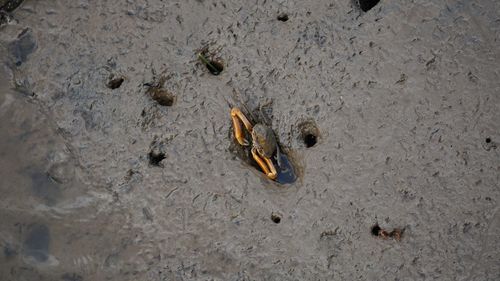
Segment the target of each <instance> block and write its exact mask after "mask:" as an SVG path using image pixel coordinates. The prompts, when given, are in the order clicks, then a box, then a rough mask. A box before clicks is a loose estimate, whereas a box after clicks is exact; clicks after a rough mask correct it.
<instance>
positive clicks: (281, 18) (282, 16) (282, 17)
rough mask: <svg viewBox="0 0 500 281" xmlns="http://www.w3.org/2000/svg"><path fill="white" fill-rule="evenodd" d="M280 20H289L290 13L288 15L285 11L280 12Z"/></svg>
mask: <svg viewBox="0 0 500 281" xmlns="http://www.w3.org/2000/svg"><path fill="white" fill-rule="evenodd" d="M278 20H279V21H282V22H285V21H287V20H288V15H287V14H284V13H283V14H279V15H278Z"/></svg>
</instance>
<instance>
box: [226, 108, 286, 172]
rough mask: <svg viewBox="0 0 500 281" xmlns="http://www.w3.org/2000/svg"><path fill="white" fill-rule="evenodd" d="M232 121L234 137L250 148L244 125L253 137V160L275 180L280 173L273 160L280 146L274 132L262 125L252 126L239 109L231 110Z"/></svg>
mask: <svg viewBox="0 0 500 281" xmlns="http://www.w3.org/2000/svg"><path fill="white" fill-rule="evenodd" d="M231 119H232V121H233V130H234V137H235V138H236V140H237V141H238V143H239V144H240V145H242V146H250V143H249V142H248V140H247V139H245V134H244V132H243V128H242V126H241V123H243V125H244V126H245V128H246V129H247V131H248V132H249V133H250V135H251V136H252V142H251V145H252V148H251V152H252V157H253V159H254V160H255V162H257V164H259V166H260V168H261V169H262V171H263V172H264V174H266V176H267V177H268V178H269V179H271V180H275V179H276V177H277V175H278V173H277V172H276V168H275V167H274V164H273V161H272V160H271V158H272V157H273V155H274V153H275V152H276V151H277V150H278V144H277V142H276V137H275V136H274V132H273V130H271V128H269V127H268V126H266V125H264V124H261V123H257V124H255V125H252V123H251V122H250V121H249V120H248V118H247V117H246V116H245V115H244V114H243V112H241V110H240V109H239V108H237V107H234V108H232V109H231Z"/></svg>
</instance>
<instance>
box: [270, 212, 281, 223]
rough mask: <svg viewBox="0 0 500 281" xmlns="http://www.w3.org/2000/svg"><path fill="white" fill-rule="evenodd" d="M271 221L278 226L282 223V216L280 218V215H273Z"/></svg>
mask: <svg viewBox="0 0 500 281" xmlns="http://www.w3.org/2000/svg"><path fill="white" fill-rule="evenodd" d="M271 220H272V221H273V222H274V223H276V224H278V223H280V222H281V216H280V215H278V214H275V213H272V214H271Z"/></svg>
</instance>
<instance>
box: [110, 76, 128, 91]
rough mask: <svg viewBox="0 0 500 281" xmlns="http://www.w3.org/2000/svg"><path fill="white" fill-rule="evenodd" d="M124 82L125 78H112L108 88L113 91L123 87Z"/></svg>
mask: <svg viewBox="0 0 500 281" xmlns="http://www.w3.org/2000/svg"><path fill="white" fill-rule="evenodd" d="M123 81H125V78H123V77H121V76H118V77H114V76H112V77H110V78H109V81H108V83H107V84H106V86H107V87H108V88H110V89H112V90H114V89H118V88H120V86H121V85H122V83H123Z"/></svg>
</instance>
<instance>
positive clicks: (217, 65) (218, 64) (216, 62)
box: [198, 49, 224, 75]
mask: <svg viewBox="0 0 500 281" xmlns="http://www.w3.org/2000/svg"><path fill="white" fill-rule="evenodd" d="M207 53H208V49H206V50H203V51H202V52H199V53H198V59H199V60H200V61H201V62H202V63H203V64H204V65H205V66H206V67H207V69H208V71H209V72H210V73H211V74H213V75H219V74H221V73H222V71H223V70H224V64H223V63H222V60H220V59H210V58H209V57H208V55H207Z"/></svg>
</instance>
